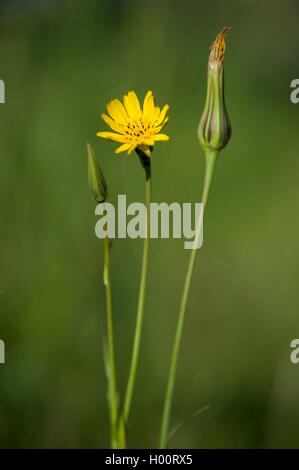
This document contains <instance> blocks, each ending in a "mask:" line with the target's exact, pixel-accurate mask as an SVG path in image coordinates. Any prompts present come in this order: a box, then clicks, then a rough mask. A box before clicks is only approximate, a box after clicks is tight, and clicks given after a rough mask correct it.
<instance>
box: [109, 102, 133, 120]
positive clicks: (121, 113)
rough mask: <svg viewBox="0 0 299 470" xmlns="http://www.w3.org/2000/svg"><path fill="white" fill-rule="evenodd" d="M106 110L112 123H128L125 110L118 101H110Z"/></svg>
mask: <svg viewBox="0 0 299 470" xmlns="http://www.w3.org/2000/svg"><path fill="white" fill-rule="evenodd" d="M106 108H107V111H108V113H109V114H110V116H111V117H112V119H114V121H116V122H119V123H120V124H126V123H127V122H128V115H127V113H126V110H125V108H124V106H123V104H122V103H121V102H120V101H119V100H117V99H115V100H112V101H110V103H108V104H107V106H106Z"/></svg>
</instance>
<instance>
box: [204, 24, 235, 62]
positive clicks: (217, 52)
mask: <svg viewBox="0 0 299 470" xmlns="http://www.w3.org/2000/svg"><path fill="white" fill-rule="evenodd" d="M230 29H231V28H227V27H224V28H223V29H222V31H220V33H219V34H218V36H217V37H216V39H215V41H214V42H212V44H211V48H210V58H209V67H215V66H216V67H218V68H222V64H223V59H224V52H225V38H226V35H227V34H228V32H229V31H230Z"/></svg>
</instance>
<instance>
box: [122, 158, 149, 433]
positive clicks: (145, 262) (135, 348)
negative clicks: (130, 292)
mask: <svg viewBox="0 0 299 470" xmlns="http://www.w3.org/2000/svg"><path fill="white" fill-rule="evenodd" d="M145 171H146V183H145V193H146V219H147V223H146V237H145V238H144V242H143V256H142V268H141V278H140V288H139V298H138V306H137V319H136V327H135V336H134V343H133V351H132V358H131V366H130V373H129V378H128V383H127V389H126V395H125V401H124V410H123V416H124V421H125V423H126V424H127V422H128V419H129V414H130V408H131V402H132V396H133V391H134V384H135V378H136V371H137V365H138V358H139V349H140V339H141V331H142V322H143V311H144V299H145V289H146V277H147V265H148V249H149V234H150V202H151V171H150V163H149V162H148V167H146V168H145Z"/></svg>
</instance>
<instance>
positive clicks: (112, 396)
mask: <svg viewBox="0 0 299 470" xmlns="http://www.w3.org/2000/svg"><path fill="white" fill-rule="evenodd" d="M104 253H105V268H104V269H105V271H104V283H105V288H106V305H107V336H108V353H109V375H108V397H109V408H110V427H111V448H112V449H116V448H117V389H116V372H115V354H114V333H113V318H112V295H111V281H110V247H109V238H108V236H106V237H105V238H104Z"/></svg>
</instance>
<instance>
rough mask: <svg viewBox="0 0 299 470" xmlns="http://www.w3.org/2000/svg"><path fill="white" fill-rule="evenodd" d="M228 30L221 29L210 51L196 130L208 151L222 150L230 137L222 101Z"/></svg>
mask: <svg viewBox="0 0 299 470" xmlns="http://www.w3.org/2000/svg"><path fill="white" fill-rule="evenodd" d="M229 30H230V28H223V30H222V31H221V32H220V33H219V34H218V36H217V38H216V40H215V41H214V42H213V43H212V45H211V50H210V57H209V63H208V90H207V98H206V104H205V108H204V112H203V115H202V117H201V120H200V123H199V128H198V137H199V141H200V144H201V145H202V147H204V148H205V149H209V150H220V149H222V148H224V147H225V146H226V144H227V142H228V141H229V138H230V136H231V125H230V120H229V117H228V114H227V111H226V107H225V100H224V78H223V75H224V72H223V59H224V52H225V36H226V35H227V33H228V31H229Z"/></svg>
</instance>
